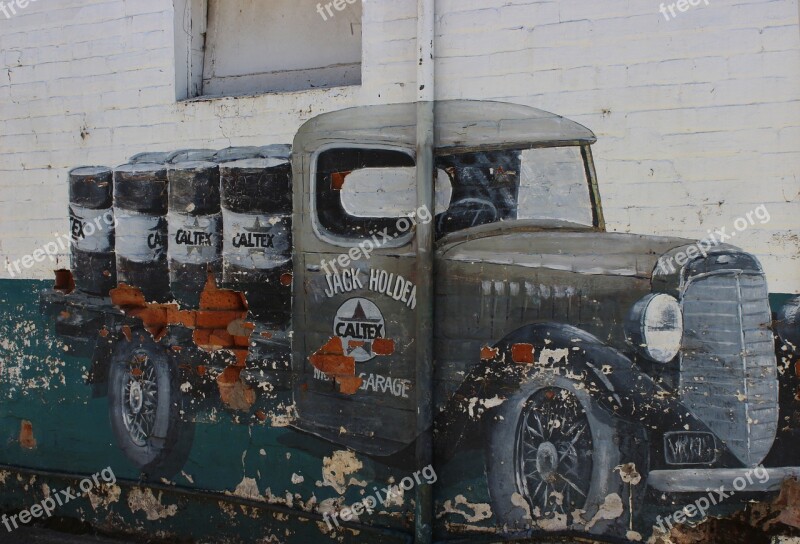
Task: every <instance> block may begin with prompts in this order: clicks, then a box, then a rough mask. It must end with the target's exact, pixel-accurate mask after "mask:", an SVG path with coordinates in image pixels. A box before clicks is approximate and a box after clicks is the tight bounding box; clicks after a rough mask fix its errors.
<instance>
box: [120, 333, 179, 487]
mask: <svg viewBox="0 0 800 544" xmlns="http://www.w3.org/2000/svg"><path fill="white" fill-rule="evenodd" d="M108 387H109V389H108V401H109V404H108V408H109V417H110V419H111V429H112V431H113V433H114V437H115V438H116V441H117V445H118V446H119V448H120V449H121V450H122V452H123V453H124V454H125V456H126V457H127V458H128V459H129V460H130V461H131V462H132V463H133V464H135V465H136V466H137V467H139V468H140V469H141V470H142V471H144V472H145V473H147V474H150V475H153V476H156V475H157V476H167V475H170V476H171V475H172V474H174V473H175V472H177V471H178V470H179V469H180V468H181V466H182V465H183V463H184V462H185V460H186V456H187V455H188V450H189V448H190V447H191V442H192V435H193V433H192V427H191V424H190V423H189V422H187V421H185V420H184V419H185V418H184V417H183V415H182V413H181V404H182V398H181V395H182V394H181V391H180V384H179V376H178V369H177V365H176V364H175V363H174V361H172V360H171V358H170V357H169V356H168V355H167V353H166V352H165V350H164V349H163V348H162V347H161V346H159V345H158V344H156V343H155V342H154V341H153V339H152V337H151V336H150V335H149V334H148V333H146V332H144V331H138V332H134V333H132V334H131V339H130V340H128V339H126V338H122V339H121V340H120V342H119V344H118V345H117V347H116V350H115V351H114V355H113V358H112V361H111V368H110V369H109V381H108Z"/></svg>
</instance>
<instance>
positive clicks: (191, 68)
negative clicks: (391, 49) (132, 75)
mask: <svg viewBox="0 0 800 544" xmlns="http://www.w3.org/2000/svg"><path fill="white" fill-rule="evenodd" d="M359 1H361V0H359ZM172 4H173V10H174V14H173V31H174V59H175V100H176V102H179V103H180V102H190V101H194V100H220V99H226V98H237V97H245V96H261V95H276V94H279V95H280V94H297V93H308V92H317V93H319V92H326V91H330V90H331V89H341V90H348V89H355V90H357V89H358V88H360V87H361V86H362V85H363V81H364V42H363V29H364V26H363V21H364V14H363V11H362V17H361V25H360V26H359V28H360V29H361V32H362V37H361V39H362V42H361V57H360V59H359V68H358V70H359V74H360V77H359V79H358V82H354V83H348V84H343V85H331V86H330V87H322V86H320V87H306V86H303V87H299V88H295V89H294V90H275V89H269V88H255V89H253V90H250V91H240V92H223V93H222V94H208V93H207V92H205V91H206V90H205V88H204V87H205V85H204V75H205V74H204V67H205V57H206V53H207V51H206V48H207V46H208V41H207V32H208V20H209V9H210V0H173V2H172ZM365 8H366V5H364V4H363V3H362V10H363V9H365ZM353 69H355V65H353ZM282 72H283V73H286V74H292V73H296V72H297V70H278V71H275V72H273V73H274V74H276V75H277V74H280V73H282ZM253 76H254V77H255V76H257V74H253Z"/></svg>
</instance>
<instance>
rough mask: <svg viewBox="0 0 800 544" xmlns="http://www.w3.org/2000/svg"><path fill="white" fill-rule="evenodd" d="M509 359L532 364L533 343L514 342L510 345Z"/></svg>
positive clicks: (522, 363)
mask: <svg viewBox="0 0 800 544" xmlns="http://www.w3.org/2000/svg"><path fill="white" fill-rule="evenodd" d="M511 360H513V361H514V362H515V363H517V364H521V365H532V364H533V344H514V345H513V346H511Z"/></svg>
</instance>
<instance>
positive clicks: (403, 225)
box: [42, 101, 800, 536]
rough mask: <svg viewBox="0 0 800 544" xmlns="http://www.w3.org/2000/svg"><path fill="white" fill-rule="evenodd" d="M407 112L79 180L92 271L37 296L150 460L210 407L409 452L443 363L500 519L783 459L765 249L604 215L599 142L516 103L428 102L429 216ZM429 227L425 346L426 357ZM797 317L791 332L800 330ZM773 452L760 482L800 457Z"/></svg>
mask: <svg viewBox="0 0 800 544" xmlns="http://www.w3.org/2000/svg"><path fill="white" fill-rule="evenodd" d="M415 112H416V110H415V105H413V104H399V105H386V106H365V107H359V108H355V109H348V110H344V111H339V112H334V113H328V114H324V115H320V116H318V117H316V118H314V119H312V120H311V121H309V122H307V123H306V124H305V125H303V126H302V127H301V128H300V130H299V132H298V133H297V136H296V138H295V141H294V144H293V146H292V147H291V155H289V152H288V148H286V147H282V146H270V147H268V148H260V149H259V148H249V149H239V150H226V151H224V152H221V153H214V152H212V151H204V150H194V151H185V152H179V153H175V154H173V155H171V156H166V155H165V154H149V155H148V154H145V155H143V156H139V157H136V158H134V160H133V161H132V163H131V164H129V165H126V166H123V167H120V168H117V169H116V170H115V171H113V173H112V171H111V170H110V169H103V168H89V169H85V168H84V169H78V170H75V171H73V173H72V176H71V183H72V192H71V195H72V203H71V210H70V214H71V218H72V225H73V229H72V230H73V270H72V275H71V276H72V277H73V279H74V285H73V284H72V282H71V279H70V278H69V277H66V275H64V274H61V277H60V279H59V281H58V282H57V285H56V289H54V290H53V291H49V292H47V293H44V294H43V295H42V306H43V311H47V312H50V313H51V314H52V315H53V316H54V317H55V327H56V330H57V331H58V332H59V334H61V335H62V336H64V337H65V338H68V339H70V341H71V342H73V344H74V345H75V346H78V347H79V348H80V349H82V350H84V352H85V353H87V355H88V356H90V357H92V361H93V363H92V368H93V371H92V373H91V375H90V382H91V383H92V385H93V387H94V388H95V391H96V392H97V394H107V395H108V400H109V414H110V419H111V425H112V427H113V430H114V434H115V436H116V438H117V442H118V446H119V447H120V448H121V449H122V450H123V451H124V453H125V454H126V456H127V457H128V458H129V459H130V461H131V462H132V463H134V464H136V465H137V466H139V467H141V469H142V471H143V472H145V473H148V474H151V475H158V474H162V473H169V472H171V471H173V472H174V471H175V470H178V469H179V468H180V464H181V462H182V455H185V451H186V446H187V444H189V443H190V441H191V428H192V425H191V419H192V417H193V416H192V414H193V413H195V412H196V411H197V410H198V409H201V407H207V406H208V405H209V403H211V404H215V405H216V406H224V407H226V408H229V409H231V410H234V411H236V412H237V413H238V414H240V417H241V420H242V421H243V422H247V421H249V418H261V419H263V418H266V417H285V418H286V420H287V421H288V422H289V424H290V425H291V427H293V428H295V429H297V430H299V431H304V432H306V433H311V434H313V435H316V436H318V437H322V438H324V439H326V440H329V441H331V442H333V443H336V444H339V445H342V446H344V447H347V448H349V449H351V450H354V451H356V452H359V453H361V454H364V455H368V456H372V457H374V458H376V459H384V460H385V461H386V462H387V463H394V462H398V463H403V462H406V463H407V462H408V461H407V458H408V457H409V454H408V452H410V451H413V448H414V445H415V444H416V441H417V440H418V438H419V433H420V432H419V427H418V425H417V418H418V415H417V413H418V402H419V399H418V395H417V393H418V387H419V386H420V384H418V383H416V382H415V376H416V375H417V373H416V370H417V365H432V372H433V379H434V391H433V402H434V405H435V408H434V414H435V432H434V435H433V437H434V438H433V441H434V449H435V453H436V455H435V460H436V463H437V464H444V463H447V462H448V460H449V459H451V458H452V457H453V455H455V454H456V453H457V452H458V451H462V450H464V449H469V450H479V451H482V452H483V456H484V467H485V478H486V482H487V487H488V492H489V496H490V497H491V516H492V518H491V522H492V523H493V524H495V525H496V526H497V527H500V528H502V529H503V530H504V531H508V532H514V531H522V530H530V529H531V528H544V529H559V530H577V531H588V532H591V533H596V534H611V535H622V536H625V535H626V531H627V530H630V529H631V528H632V527H633V523H634V520H635V517H636V515H637V512H638V511H639V509H640V505H641V503H642V501H644V500H645V495H646V491H647V489H650V490H654V491H656V492H659V493H670V494H672V493H675V494H679V493H697V492H704V491H706V490H707V489H709V488H714V487H719V486H720V485H723V484H728V483H729V482H731V481H732V480H733V479H734V478H736V477H737V476H738V475H740V474H742V473H743V472H742V471H744V470H747V469H748V468H753V467H757V466H759V465H760V464H761V463H762V462H764V460H765V459H766V458H767V456H768V454H770V450H772V449H773V445H774V443H775V439H776V435H777V434H778V431H779V425H780V421H781V419H780V418H781V414H780V410H779V407H780V405H779V391H780V390H781V389H780V388H781V384H780V383H779V363H780V361H779V360H778V359H777V358H776V340H775V336H774V335H773V330H772V329H773V328H772V322H773V315H772V312H771V310H770V304H769V299H768V289H767V283H766V279H765V274H764V272H763V270H762V268H761V265H760V264H759V262H758V261H757V259H756V258H755V257H754V256H752V255H750V254H748V253H746V252H744V251H742V250H740V249H738V248H736V247H734V246H731V245H728V244H725V243H715V244H713V245H711V244H707V245H706V246H705V247H704V248H703V251H702V252H701V251H692V249H694V248H696V246H695V244H696V242H695V241H692V240H685V239H679V238H670V237H659V236H644V235H635V234H621V233H611V232H607V231H606V228H605V222H604V218H603V210H602V206H601V200H600V193H599V189H598V180H597V176H596V173H595V169H594V164H593V160H592V150H591V146H592V144H593V143H594V142H595V141H596V138H595V136H594V134H593V133H592V132H591V131H590V130H589V129H587V128H585V127H584V126H581V125H580V124H578V123H575V122H573V121H570V120H567V119H565V118H563V117H560V116H557V115H554V114H551V113H548V112H544V111H541V110H537V109H533V108H530V107H525V106H519V105H511V104H504V103H496V102H470V101H444V102H440V103H437V104H436V123H435V126H436V131H435V133H436V141H435V175H434V177H435V186H436V189H435V192H436V198H435V201H436V206H435V208H436V209H435V210H429V209H420V208H418V207H417V206H416V170H415V166H416V158H415V145H416V140H415V125H416V116H415ZM103 214H106V218H113V220H111V221H109V222H107V225H112V224H113V228H112V227H111V226H108V227H107V228H105V229H103V228H102V225H103V223H101V222H100V221H98V218H99V217H102V216H103ZM420 222H425V223H430V222H432V224H433V225H434V227H435V229H434V230H435V256H434V269H433V272H432V274H433V281H434V290H433V292H434V294H433V297H434V300H433V305H434V311H435V318H434V326H433V336H434V350H435V356H434V360H433V361H418V360H416V358H415V351H414V342H415V338H414V322H415V321H414V319H415V311H416V307H417V305H418V303H419V302H420V301H419V300H418V298H417V295H418V293H417V283H418V281H419V279H420V278H418V277H417V268H416V266H415V263H416V262H417V258H418V245H417V240H416V237H415V230H416V229H415V225H416V224H419V223H420ZM92 223H94V227H95V228H91V229H86V225H87V224H88V225H91V224H92ZM87 230H91V231H93V232H92V233H87ZM690 248H692V249H690ZM687 253H688V254H689V255H690V256H691V257H690V258H684V259H681V258H679V257H678V256H680V255H686V254H687ZM676 257H678V258H676ZM676 261H677V263H676ZM797 308H798V303H797V301H796V300H795V301H793V302H790V303H789V304H787V306H786V307H785V308H784V309H783V310H782V314H781V316H780V317H781V319H780V329H781V330H780V332H781V335H780V336H781V338H780V339H779V341H778V343H779V346H780V348H779V349H783V350H786V349H793V346H795V345H797V340H798V339H797V336H798V332H797V331H798V327H797ZM787 346H788V348H787ZM793 374H794V372H793V371H791V372H788V373H787V375H793ZM220 398H221V402H220V400H219V399H220ZM783 458H784V459H786V458H791V456H788V457H783ZM403 459H406V461H403ZM798 464H800V463H798ZM766 470H768V471H769V474H770V476H771V477H770V478H769V482H768V483H763V482H762V483H759V482H758V481H756V482H751V485H750V486H749V490H750V491H755V492H758V491H768V490H775V489H777V488H778V487H779V486H780V481H781V480H782V479H783V478H784V477H786V476H789V475H792V474H796V473H798V472H800V469H795V468H793V467H784V466H780V467H771V468H768V469H766Z"/></svg>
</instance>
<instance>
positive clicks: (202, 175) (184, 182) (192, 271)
mask: <svg viewBox="0 0 800 544" xmlns="http://www.w3.org/2000/svg"><path fill="white" fill-rule="evenodd" d="M167 177H168V178H169V215H168V216H167V222H168V223H169V250H168V256H169V281H170V288H171V290H172V295H173V297H174V298H175V300H177V301H178V302H179V303H180V304H181V305H182V306H186V307H197V306H198V304H199V302H200V294H201V293H202V291H203V288H204V286H205V284H206V281H207V280H208V275H209V273H211V274H214V277H215V278H218V277H219V275H220V272H221V270H222V266H221V265H222V262H221V250H222V216H221V214H220V198H219V166H218V165H217V164H216V163H213V162H204V161H193V162H180V163H178V164H174V165H170V166H169V169H168V174H167Z"/></svg>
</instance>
